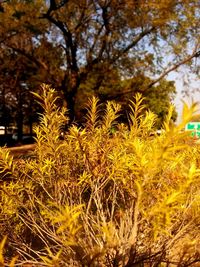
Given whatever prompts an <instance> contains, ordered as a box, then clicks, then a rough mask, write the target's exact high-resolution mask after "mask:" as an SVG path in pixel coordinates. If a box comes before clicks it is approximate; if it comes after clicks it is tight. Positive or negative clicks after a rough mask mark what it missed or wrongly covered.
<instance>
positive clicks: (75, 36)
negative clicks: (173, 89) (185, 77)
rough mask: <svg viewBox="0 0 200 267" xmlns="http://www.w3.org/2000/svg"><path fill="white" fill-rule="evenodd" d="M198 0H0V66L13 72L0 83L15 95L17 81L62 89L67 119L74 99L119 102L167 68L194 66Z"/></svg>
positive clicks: (199, 46)
mask: <svg viewBox="0 0 200 267" xmlns="http://www.w3.org/2000/svg"><path fill="white" fill-rule="evenodd" d="M198 2H199V1H198V0H189V1H177V0H161V1H159V2H156V1H154V0H148V1H146V0H144V1H136V0H135V1H133V0H73V1H72V0H62V1H56V0H49V1H42V0H35V1H31V0H24V1H17V0H9V1H3V2H2V3H1V9H0V57H1V61H2V62H3V64H2V65H1V70H2V68H4V69H6V70H7V69H9V72H13V73H12V75H11V74H3V75H1V88H2V90H4V88H5V87H6V88H7V87H8V80H9V90H11V91H14V94H15V93H16V90H17V89H16V88H17V87H18V88H19V87H20V88H22V87H24V86H25V85H26V86H25V87H26V88H28V89H29V90H33V89H34V90H36V89H37V87H38V85H39V84H41V83H42V82H45V83H49V84H51V85H52V86H53V87H56V88H57V89H58V90H60V93H61V94H62V95H63V99H64V100H65V102H66V103H67V106H68V109H69V111H70V112H69V114H70V119H71V120H73V119H74V117H75V115H77V114H78V113H80V110H78V107H79V100H80V97H82V101H83V99H85V98H87V97H88V96H90V95H96V96H97V97H99V98H100V99H102V100H107V99H109V100H110V99H111V98H112V99H115V100H120V98H121V97H122V95H123V96H124V95H129V96H130V95H133V94H134V93H135V92H136V91H141V88H142V91H143V92H146V93H145V94H146V95H148V93H147V91H149V90H150V91H151V90H152V88H153V86H154V85H156V87H157V84H159V82H164V83H165V81H163V79H164V78H165V77H166V75H167V74H168V73H169V72H171V71H174V70H176V69H177V68H178V67H179V66H181V65H183V64H184V65H187V66H190V67H191V68H192V67H193V65H194V63H195V64H196V65H198V64H199V62H198V61H197V60H194V59H195V58H198V56H199V51H200V37H199V36H200V35H199V29H200V27H199V26H200V25H199V24H200V20H199V13H198V9H199V4H198ZM196 65H195V66H196ZM6 66H7V67H6ZM196 69H198V66H196ZM141 75H143V77H147V79H145V81H147V80H148V81H149V83H148V82H145V83H144V84H142V85H141V88H136V87H129V88H128V89H127V90H125V89H126V88H123V90H122V88H121V86H119V84H121V83H122V82H123V80H126V79H127V80H129V79H132V80H134V79H136V80H137V77H139V76H141ZM148 77H149V78H148ZM105 88H107V89H105ZM169 91H170V90H169ZM149 95H151V94H150V93H149ZM84 97H85V98H84ZM159 99H160V100H161V98H159ZM154 100H155V98H154ZM154 100H152V101H150V102H151V103H153V101H154Z"/></svg>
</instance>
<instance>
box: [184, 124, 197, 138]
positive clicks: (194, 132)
mask: <svg viewBox="0 0 200 267" xmlns="http://www.w3.org/2000/svg"><path fill="white" fill-rule="evenodd" d="M185 130H186V131H189V132H191V136H192V137H196V138H200V122H196V121H194V122H189V123H187V124H186V126H185Z"/></svg>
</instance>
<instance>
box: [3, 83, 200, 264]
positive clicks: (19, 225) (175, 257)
mask: <svg viewBox="0 0 200 267" xmlns="http://www.w3.org/2000/svg"><path fill="white" fill-rule="evenodd" d="M42 92H43V93H42V94H41V96H38V95H37V97H38V98H39V101H40V102H41V104H42V106H43V108H44V111H45V112H44V115H41V122H40V125H39V126H38V127H37V128H36V129H35V133H36V136H37V138H36V141H37V142H36V148H35V151H34V153H33V155H32V156H31V157H29V158H25V159H19V160H13V158H12V156H11V155H10V154H9V150H8V149H6V148H1V150H0V170H1V181H0V186H1V191H0V235H1V239H3V237H4V236H7V245H6V246H5V248H4V259H3V258H2V257H1V258H2V263H1V264H2V266H4V264H5V266H8V265H6V264H7V262H10V261H11V259H12V258H13V257H14V256H15V255H18V259H17V262H19V263H20V265H22V266H26V264H28V263H29V264H32V265H31V266H113V267H114V266H126V267H129V266H152V267H153V266H154V267H155V266H199V265H198V264H199V262H200V234H199V224H200V215H199V214H200V213H199V208H200V207H199V196H200V194H199V193H200V192H199V177H200V170H199V145H198V144H197V143H195V142H193V141H191V138H190V137H188V136H187V133H185V132H182V131H181V129H182V128H183V127H184V125H185V123H187V122H188V121H189V120H190V119H191V118H192V116H193V114H194V112H195V111H196V105H195V104H194V105H193V106H192V107H191V108H190V109H189V108H188V107H187V106H186V105H184V110H183V121H182V123H181V124H180V125H178V126H175V125H173V124H171V115H172V113H173V108H172V107H171V108H170V110H169V114H168V116H167V117H166V120H165V122H164V124H163V131H162V133H161V135H157V134H156V133H155V132H154V125H155V123H156V116H155V115H154V114H153V113H152V112H151V111H147V110H146V109H145V106H144V105H143V104H142V102H143V98H142V97H141V95H139V94H137V95H136V96H135V101H134V102H131V104H130V113H129V125H128V126H126V125H124V124H120V123H117V119H118V117H119V116H120V106H119V105H118V104H116V103H114V102H108V103H107V105H106V109H105V111H102V110H101V107H100V106H99V105H98V100H97V99H96V98H93V99H91V101H90V103H89V104H88V115H87V122H86V124H85V127H84V128H78V127H77V126H76V124H74V125H73V126H71V127H70V128H69V131H68V132H67V133H66V134H65V136H64V137H62V138H61V131H62V127H63V125H64V124H66V123H67V118H66V116H65V114H66V110H65V109H59V108H57V105H56V102H57V97H56V92H55V91H54V90H53V89H51V88H49V87H48V86H46V85H43V91H42ZM63 139H64V140H63ZM3 243H5V239H4V242H3ZM2 247H3V246H2ZM1 250H3V248H2V249H1ZM2 253H3V252H2V251H1V253H0V254H1V255H2ZM5 262H6V263H5ZM13 262H14V261H13ZM13 264H14V263H13Z"/></svg>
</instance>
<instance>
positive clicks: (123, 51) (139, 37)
mask: <svg viewBox="0 0 200 267" xmlns="http://www.w3.org/2000/svg"><path fill="white" fill-rule="evenodd" d="M155 29H156V28H155V27H151V28H150V29H146V30H144V31H142V32H141V33H140V34H139V35H138V36H136V38H135V39H134V40H133V41H132V42H131V43H130V44H129V45H127V47H125V48H124V49H123V50H121V51H120V52H119V54H118V55H117V56H116V57H114V58H113V60H112V62H115V61H116V60H118V59H119V58H120V57H121V56H123V55H124V54H126V53H127V52H128V51H129V50H130V49H131V48H133V47H134V46H136V45H137V44H138V43H139V42H140V41H141V40H142V39H143V38H144V37H145V36H147V35H149V34H150V33H152V32H153V31H154V30H155Z"/></svg>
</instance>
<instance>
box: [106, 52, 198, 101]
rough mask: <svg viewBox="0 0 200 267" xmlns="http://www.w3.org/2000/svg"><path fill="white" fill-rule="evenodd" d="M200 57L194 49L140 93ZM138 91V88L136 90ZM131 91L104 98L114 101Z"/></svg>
mask: <svg viewBox="0 0 200 267" xmlns="http://www.w3.org/2000/svg"><path fill="white" fill-rule="evenodd" d="M199 56H200V51H197V49H194V51H193V53H192V54H191V55H189V56H188V57H186V58H185V59H183V60H182V61H180V62H179V63H177V64H175V65H173V66H172V67H170V68H168V69H167V70H165V71H164V72H163V73H162V74H161V75H160V76H159V77H158V78H157V79H155V80H154V81H152V82H151V83H149V84H148V85H147V86H146V87H145V88H142V91H145V90H147V89H149V88H151V87H152V86H154V85H155V84H156V83H158V82H160V81H161V80H162V79H163V78H164V77H166V76H167V75H168V74H169V73H170V72H172V71H174V70H176V69H178V68H179V67H180V66H182V65H184V64H186V63H187V62H189V61H190V60H192V59H193V58H195V57H199ZM138 90H139V88H138ZM132 92H133V90H132V89H131V90H127V91H125V92H121V93H118V94H115V95H113V96H108V97H106V100H115V99H118V98H120V97H122V96H124V95H127V94H130V93H132Z"/></svg>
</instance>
